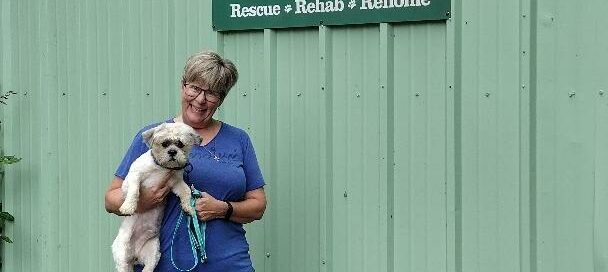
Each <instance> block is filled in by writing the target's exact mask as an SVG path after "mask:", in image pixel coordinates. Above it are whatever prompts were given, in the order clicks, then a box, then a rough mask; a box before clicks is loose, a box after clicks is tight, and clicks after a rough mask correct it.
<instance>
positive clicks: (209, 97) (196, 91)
mask: <svg viewBox="0 0 608 272" xmlns="http://www.w3.org/2000/svg"><path fill="white" fill-rule="evenodd" d="M184 87H185V89H186V95H187V96H188V97H190V98H192V99H196V98H197V97H198V96H199V95H201V93H202V94H203V98H204V99H205V101H207V102H209V103H213V104H216V103H218V102H219V101H220V96H219V95H217V94H215V93H213V92H212V91H211V90H205V89H203V88H201V87H199V86H196V85H193V84H190V83H184Z"/></svg>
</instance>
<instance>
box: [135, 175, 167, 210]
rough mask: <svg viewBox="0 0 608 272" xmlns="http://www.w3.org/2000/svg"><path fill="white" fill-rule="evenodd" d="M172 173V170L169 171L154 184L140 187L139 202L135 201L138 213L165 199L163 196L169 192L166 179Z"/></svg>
mask: <svg viewBox="0 0 608 272" xmlns="http://www.w3.org/2000/svg"><path fill="white" fill-rule="evenodd" d="M173 173H174V172H173V170H171V171H169V172H168V173H167V175H165V177H164V178H163V180H162V181H161V182H160V183H158V184H157V185H155V186H152V187H149V188H144V187H141V191H140V193H139V202H138V203H137V212H138V213H141V212H145V211H148V210H150V209H152V208H154V207H156V206H158V205H159V204H160V203H162V202H163V201H165V197H167V194H169V192H171V187H169V182H168V181H169V179H171V176H173Z"/></svg>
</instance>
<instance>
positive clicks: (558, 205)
mask: <svg viewBox="0 0 608 272" xmlns="http://www.w3.org/2000/svg"><path fill="white" fill-rule="evenodd" d="M537 9H538V20H537V22H536V24H537V25H536V31H537V33H536V34H537V35H536V37H537V45H538V46H537V47H538V51H537V54H536V66H537V73H536V79H537V80H536V84H537V86H536V95H537V97H536V98H537V99H536V101H537V103H536V114H537V118H536V120H537V121H536V122H537V126H536V135H535V138H536V142H537V148H536V153H535V156H536V161H537V165H536V166H537V171H536V181H537V184H536V190H537V194H536V203H537V210H536V214H537V218H536V219H537V229H538V234H537V237H536V238H537V239H536V246H537V250H538V256H537V258H538V261H537V266H538V271H543V272H544V271H559V272H562V271H573V270H577V271H606V270H607V269H608V262H607V256H608V255H607V252H608V251H606V250H607V249H608V247H607V245H608V244H607V239H606V236H607V232H606V230H607V228H606V227H607V226H608V225H607V222H608V221H607V220H608V217H607V215H608V214H607V213H606V207H607V205H606V204H607V203H606V192H607V191H606V184H607V182H606V151H605V150H606V137H605V136H606V125H605V124H606V121H605V120H606V117H607V115H606V113H607V111H606V105H607V104H606V101H607V100H606V97H605V96H606V95H605V94H602V93H601V90H606V89H607V88H608V81H607V79H606V76H605V71H606V70H608V66H607V65H608V62H607V60H608V51H607V50H606V48H607V43H608V40H607V39H606V35H604V34H603V29H602V27H601V26H602V25H606V23H608V19H606V16H605V14H606V12H607V11H608V3H606V1H590V2H588V3H586V4H585V5H576V3H571V2H568V1H557V2H553V1H543V2H540V3H538V7H537Z"/></svg>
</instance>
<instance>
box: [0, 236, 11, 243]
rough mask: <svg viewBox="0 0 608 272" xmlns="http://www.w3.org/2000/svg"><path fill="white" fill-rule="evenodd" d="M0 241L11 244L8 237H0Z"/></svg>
mask: <svg viewBox="0 0 608 272" xmlns="http://www.w3.org/2000/svg"><path fill="white" fill-rule="evenodd" d="M0 239H1V240H2V241H4V242H7V243H11V244H12V243H13V240H11V238H8V237H6V236H4V235H2V236H0Z"/></svg>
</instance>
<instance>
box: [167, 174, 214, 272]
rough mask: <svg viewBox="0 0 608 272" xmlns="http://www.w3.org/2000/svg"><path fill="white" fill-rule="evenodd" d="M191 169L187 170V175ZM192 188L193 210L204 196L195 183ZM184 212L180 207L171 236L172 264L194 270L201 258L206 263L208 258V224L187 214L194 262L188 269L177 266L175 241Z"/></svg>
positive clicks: (181, 269) (191, 201) (176, 267)
mask: <svg viewBox="0 0 608 272" xmlns="http://www.w3.org/2000/svg"><path fill="white" fill-rule="evenodd" d="M190 171H192V170H190ZM190 171H188V170H186V171H185V172H186V177H187V176H188V174H189V173H190ZM190 189H191V191H192V197H191V198H190V207H191V208H192V210H196V209H195V208H196V200H197V199H198V198H200V197H201V196H202V193H201V191H199V190H197V189H196V188H194V185H190ZM184 214H185V212H184V211H183V210H181V209H180V213H179V218H178V219H177V223H175V228H174V229H173V236H172V237H171V264H173V267H174V268H175V269H177V270H179V271H192V270H193V269H194V268H196V266H197V265H198V263H199V260H200V262H201V263H204V262H205V261H206V260H207V252H206V251H205V230H206V229H207V224H206V223H205V222H199V221H198V218H197V217H196V215H195V216H194V217H193V216H190V215H189V214H188V215H186V216H187V217H188V237H189V240H190V247H191V249H192V256H193V257H194V264H193V265H192V267H190V268H188V269H183V268H180V267H178V266H177V264H176V263H175V259H174V258H173V242H174V241H175V235H176V234H177V230H178V229H179V226H180V225H181V222H182V218H183V217H184Z"/></svg>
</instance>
